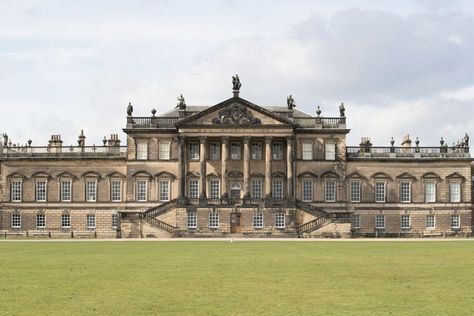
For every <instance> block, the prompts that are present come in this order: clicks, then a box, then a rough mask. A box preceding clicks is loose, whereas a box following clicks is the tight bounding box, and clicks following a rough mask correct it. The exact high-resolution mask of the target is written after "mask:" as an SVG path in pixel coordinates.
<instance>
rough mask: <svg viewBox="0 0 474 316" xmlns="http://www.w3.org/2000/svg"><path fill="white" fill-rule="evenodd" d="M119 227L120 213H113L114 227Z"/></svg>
mask: <svg viewBox="0 0 474 316" xmlns="http://www.w3.org/2000/svg"><path fill="white" fill-rule="evenodd" d="M117 228H118V213H113V214H112V229H115V230H116V229H117Z"/></svg>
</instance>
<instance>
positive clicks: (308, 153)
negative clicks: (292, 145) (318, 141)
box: [302, 143, 313, 160]
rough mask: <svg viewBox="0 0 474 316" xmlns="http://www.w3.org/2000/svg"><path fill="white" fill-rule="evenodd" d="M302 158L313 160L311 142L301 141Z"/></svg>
mask: <svg viewBox="0 0 474 316" xmlns="http://www.w3.org/2000/svg"><path fill="white" fill-rule="evenodd" d="M302 148H303V160H313V143H303V144H302Z"/></svg>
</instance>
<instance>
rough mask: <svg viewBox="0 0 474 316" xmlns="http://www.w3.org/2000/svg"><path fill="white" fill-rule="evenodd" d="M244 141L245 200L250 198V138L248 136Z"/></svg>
mask: <svg viewBox="0 0 474 316" xmlns="http://www.w3.org/2000/svg"><path fill="white" fill-rule="evenodd" d="M243 140H244V188H243V189H244V199H248V198H250V186H249V180H250V137H248V136H246V137H244V138H243Z"/></svg>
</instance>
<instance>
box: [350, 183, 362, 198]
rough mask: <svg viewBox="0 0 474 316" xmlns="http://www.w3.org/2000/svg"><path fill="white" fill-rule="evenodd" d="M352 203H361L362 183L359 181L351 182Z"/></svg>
mask: <svg viewBox="0 0 474 316" xmlns="http://www.w3.org/2000/svg"><path fill="white" fill-rule="evenodd" d="M350 184H351V202H356V203H357V202H360V195H361V194H360V186H361V184H360V182H359V181H351V182H350Z"/></svg>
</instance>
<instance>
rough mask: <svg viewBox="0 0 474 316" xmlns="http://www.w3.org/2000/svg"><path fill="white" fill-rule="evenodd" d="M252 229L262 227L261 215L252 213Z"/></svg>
mask: <svg viewBox="0 0 474 316" xmlns="http://www.w3.org/2000/svg"><path fill="white" fill-rule="evenodd" d="M253 227H254V228H262V227H263V214H262V213H254V214H253Z"/></svg>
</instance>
